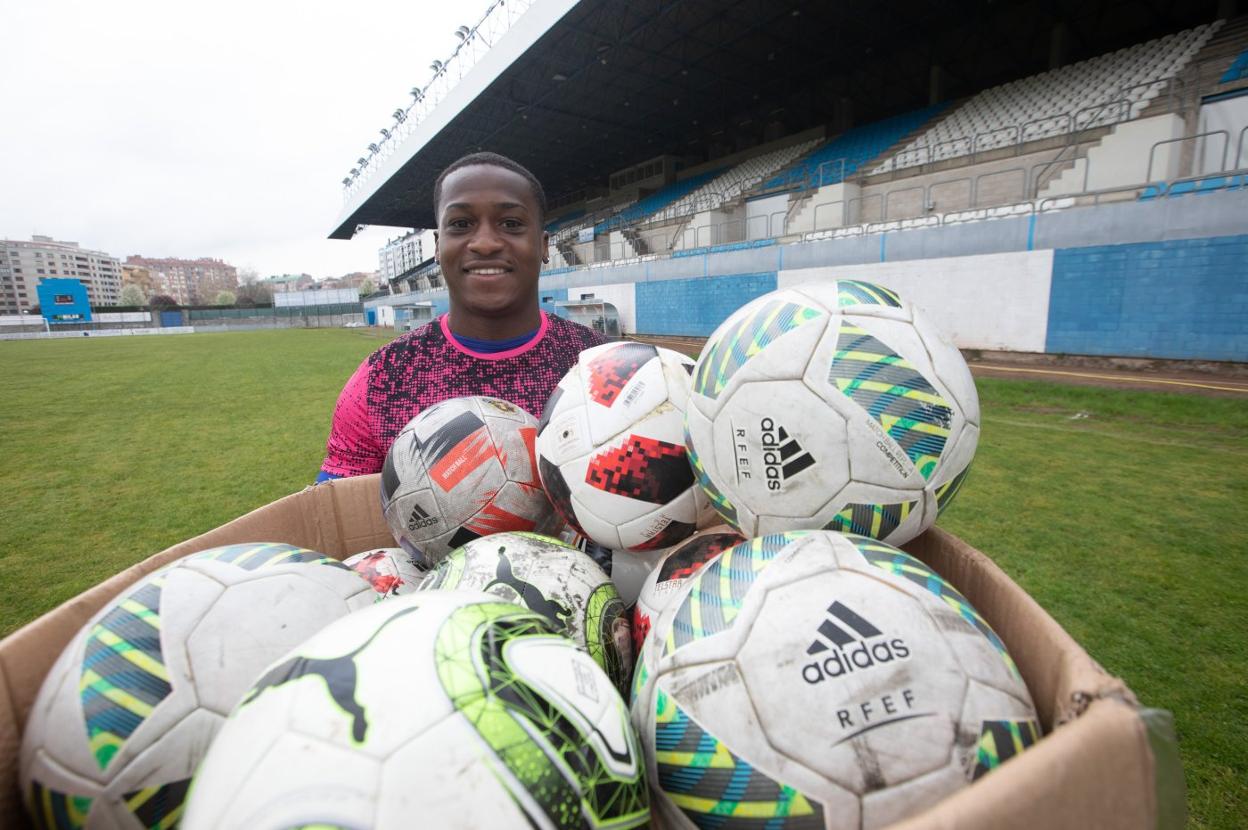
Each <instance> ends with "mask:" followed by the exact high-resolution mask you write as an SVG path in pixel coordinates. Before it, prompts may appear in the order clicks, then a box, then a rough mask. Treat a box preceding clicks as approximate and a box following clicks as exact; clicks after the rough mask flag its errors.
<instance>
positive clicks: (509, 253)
mask: <svg viewBox="0 0 1248 830" xmlns="http://www.w3.org/2000/svg"><path fill="white" fill-rule="evenodd" d="M435 239H436V245H435V255H436V256H437V259H438V263H439V264H440V265H441V266H442V275H443V277H444V279H445V280H446V288H447V291H448V292H450V295H451V316H450V323H451V328H452V330H453V331H454V332H455V333H456V334H462V335H465V336H468V337H480V338H483V339H490V340H502V339H506V338H509V337H518V336H520V335H522V334H525V333H526V332H530V331H533V330H534V329H536V328H537V327H538V326H539V324H540V323H541V317H540V312H539V308H540V305H539V303H538V298H537V277H538V273H539V272H540V271H541V267H542V260H543V258H544V257H545V255H546V247H547V245H548V242H549V240H548V236H547V234H546V232H545V231H543V230H542V216H541V212H540V209H539V208H538V205H537V200H536V199H535V198H534V196H533V191H532V189H531V188H530V187H529V182H528V180H526V179H525V178H524V176H521V175H520V174H519V173H516V172H514V171H512V170H508V169H507V168H505V167H495V166H493V165H489V164H474V165H470V166H468V167H461V168H460V169H458V170H455V171H454V172H452V173H451V174H450V175H448V176H447V177H446V179H445V180H443V182H442V199H441V201H440V202H439V204H438V230H437V234H436V236H435Z"/></svg>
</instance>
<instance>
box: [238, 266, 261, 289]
mask: <svg viewBox="0 0 1248 830" xmlns="http://www.w3.org/2000/svg"><path fill="white" fill-rule="evenodd" d="M259 281H260V272H259V271H257V270H256V269H255V268H252V267H250V266H247V267H244V268H239V269H238V284H239V285H240V286H241V285H251V284H253V283H256V282H259Z"/></svg>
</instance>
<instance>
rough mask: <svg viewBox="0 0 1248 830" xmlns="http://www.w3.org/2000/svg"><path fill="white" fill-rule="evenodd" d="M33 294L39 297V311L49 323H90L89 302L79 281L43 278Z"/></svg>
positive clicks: (83, 286) (84, 288) (85, 291)
mask: <svg viewBox="0 0 1248 830" xmlns="http://www.w3.org/2000/svg"><path fill="white" fill-rule="evenodd" d="M35 293H36V294H38V295H39V311H40V313H41V314H43V319H45V320H47V321H48V322H49V323H52V324H53V325H55V324H57V323H89V322H91V302H90V300H88V298H87V287H86V286H85V285H83V284H82V281H81V280H66V279H59V278H57V277H44V278H43V279H41V280H39V285H38V286H36V287H35Z"/></svg>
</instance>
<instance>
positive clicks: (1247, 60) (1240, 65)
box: [1218, 50, 1248, 84]
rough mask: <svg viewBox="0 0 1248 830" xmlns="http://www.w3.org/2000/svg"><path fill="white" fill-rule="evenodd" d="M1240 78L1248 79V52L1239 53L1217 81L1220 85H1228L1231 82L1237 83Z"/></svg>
mask: <svg viewBox="0 0 1248 830" xmlns="http://www.w3.org/2000/svg"><path fill="white" fill-rule="evenodd" d="M1242 78H1248V50H1245V51H1243V52H1240V53H1239V57H1237V58H1236V59H1235V60H1234V62H1232V63H1231V65H1230V67H1229V68H1228V69H1227V70H1226V72H1224V73H1223V74H1222V77H1221V78H1219V79H1218V83H1220V84H1229V83H1230V82H1231V81H1238V80H1240V79H1242Z"/></svg>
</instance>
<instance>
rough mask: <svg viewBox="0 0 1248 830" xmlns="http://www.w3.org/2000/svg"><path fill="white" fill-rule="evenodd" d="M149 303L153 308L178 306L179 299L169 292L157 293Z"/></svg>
mask: <svg viewBox="0 0 1248 830" xmlns="http://www.w3.org/2000/svg"><path fill="white" fill-rule="evenodd" d="M147 304H148V305H150V306H151V307H152V308H177V306H178V301H177V300H175V299H174V298H173V297H170V296H169V295H168V294H157V295H156V296H154V297H152V299H150V300H148V302H147Z"/></svg>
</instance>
